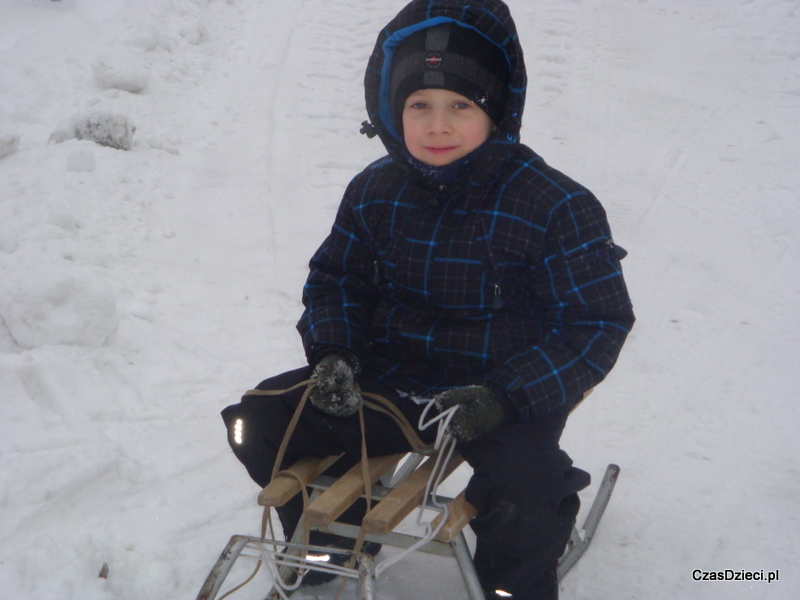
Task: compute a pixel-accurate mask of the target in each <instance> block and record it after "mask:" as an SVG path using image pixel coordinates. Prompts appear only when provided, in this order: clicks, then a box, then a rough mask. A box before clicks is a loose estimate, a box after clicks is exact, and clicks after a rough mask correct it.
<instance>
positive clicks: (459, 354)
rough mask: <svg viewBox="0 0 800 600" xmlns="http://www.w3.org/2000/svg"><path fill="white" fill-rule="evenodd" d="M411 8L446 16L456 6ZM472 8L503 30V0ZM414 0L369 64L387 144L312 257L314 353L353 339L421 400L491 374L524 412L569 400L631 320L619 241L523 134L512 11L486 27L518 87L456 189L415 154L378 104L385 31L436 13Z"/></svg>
mask: <svg viewBox="0 0 800 600" xmlns="http://www.w3.org/2000/svg"><path fill="white" fill-rule="evenodd" d="M415 4H416V5H427V4H430V5H432V6H433V5H435V6H442V5H444V6H445V8H444V9H441V10H443V11H444V12H443V13H441V14H438V15H434V17H442V16H443V15H445V16H446V15H448V14H449V13H447V11H446V7H447V6H446V5H448V3H426V2H422V1H420V2H417V3H415ZM470 4H471V6H475V7H477V8H473V9H471V10H473V11H474V12H475V14H474V15H473V16H472V17H469V18H468V17H465V16H464V14H463V12H460V13H459V18H461V19H465V18H467V20H468V21H469V20H470V19H471V21H470V22H471V23H472V24H475V23H477V22H479V21H480V22H490V23H492V27H496V24H497V22H498V21H497V19H492V20H487V19H486V15H485V14H484V13H485V10H486V9H483V10H484V13H481V6H482V5H483V4H486V5H487V6H489V7H490V8H491V9H492V10H493V11H494V12H495V13H497V3H496V2H491V1H488V0H487V1H486V2H483V3H482V2H476V3H470ZM413 8H414V6H413V4H412V9H413ZM416 8H417V10H416V12H415V11H414V10H411V11H410V12H409V14H405V15H404V14H403V13H401V14H400V15H399V16H398V19H397V20H396V21H395V22H393V24H390V26H389V27H387V29H386V30H384V31H383V32H382V33H381V36H380V38H379V40H378V44H376V51H375V53H373V57H372V59H371V61H370V68H369V70H368V74H367V80H366V81H367V106H368V109H369V110H370V115H371V117H372V120H373V123H374V125H375V127H376V129H377V131H378V133H379V134H380V136H381V139H382V141H383V142H384V144H385V145H386V146H387V149H388V150H389V156H387V157H386V158H384V159H382V160H380V161H377V162H376V163H373V164H372V165H370V166H369V167H367V168H366V169H365V170H364V171H363V172H361V173H360V174H359V175H357V176H356V177H355V178H354V179H353V181H352V182H351V183H350V185H349V186H348V189H347V191H346V193H345V196H344V199H343V201H342V203H341V206H340V208H339V211H338V214H337V216H336V219H335V222H334V225H333V228H332V230H331V233H330V235H329V237H328V238H327V239H326V240H325V242H324V243H323V244H322V246H321V247H320V248H319V250H318V251H317V253H316V254H315V255H314V257H313V258H312V260H311V265H310V266H311V273H310V275H309V277H308V281H307V283H306V286H305V289H304V294H303V301H304V304H305V306H306V310H305V312H304V314H303V316H302V318H301V319H300V322H299V323H298V330H299V331H300V333H301V335H302V336H303V343H304V346H305V348H306V352H307V354H308V356H309V359H310V360H313V359H314V357H315V356H317V355H318V354H319V353H320V352H321V351H324V350H325V349H328V348H331V347H333V348H346V349H348V350H349V351H350V352H352V353H353V354H355V355H356V356H357V357H358V358H359V360H360V362H361V364H362V366H363V368H364V369H368V370H369V371H370V372H371V373H372V374H373V375H375V376H376V377H377V378H378V379H380V380H382V381H383V382H384V383H386V384H387V385H389V386H392V387H394V388H396V389H399V390H402V391H405V392H409V393H415V394H419V395H423V396H425V395H427V396H430V395H432V394H435V393H436V392H439V391H442V390H444V389H447V388H452V387H456V386H461V385H468V384H491V385H493V386H496V387H498V388H500V389H503V390H505V391H506V393H507V395H508V397H509V398H510V399H511V401H512V402H513V404H514V405H515V406H516V407H517V408H518V409H519V411H520V416H521V417H522V418H529V417H531V416H534V415H538V414H544V413H547V412H551V411H553V410H565V409H569V408H571V407H572V406H573V405H574V404H575V403H576V402H577V401H578V400H579V399H580V398H581V397H582V394H583V392H585V391H586V390H587V389H589V388H591V387H593V386H594V385H596V384H597V383H598V382H599V381H601V380H602V379H603V378H604V377H605V376H606V374H607V373H608V372H609V370H610V369H611V368H612V366H613V365H614V363H615V361H616V359H617V356H618V354H619V352H620V349H621V347H622V344H623V342H624V340H625V338H626V336H627V334H628V332H629V330H630V328H631V326H632V324H633V321H634V317H633V312H632V308H631V303H630V299H629V297H628V293H627V290H626V287H625V283H624V280H623V277H622V271H621V268H620V262H619V259H620V254H622V252H621V251H620V249H619V248H617V247H616V246H615V245H614V243H613V241H612V239H611V233H610V230H609V226H608V222H607V219H606V215H605V212H604V210H603V208H602V206H601V205H600V203H599V202H598V201H597V199H596V198H595V197H594V196H593V195H592V194H591V192H589V191H588V190H587V189H586V188H585V187H583V186H581V185H580V184H578V183H576V182H574V181H573V180H571V179H570V178H568V177H567V176H565V175H564V174H562V173H560V172H559V171H557V170H555V169H553V168H552V167H550V166H548V165H547V164H546V163H545V162H544V160H543V159H542V158H541V157H539V156H538V155H537V154H536V153H534V152H533V151H532V150H531V149H530V148H528V147H526V146H524V145H522V144H520V143H519V122H520V118H521V109H522V107H521V105H520V103H521V102H524V82H525V81H524V77H525V74H524V64H523V63H522V54H521V50H520V49H519V46H518V44H517V43H516V33H515V31H514V30H513V22H511V21H510V17H508V18H505V16H503V19H502V21H503V22H504V23H505V25H504V29H503V30H497V31H495V30H493V31H494V34H493V35H494V36H495V39H498V40H504V43H505V44H506V45H507V48H506V51H507V53H508V55H509V57H510V60H512V61H513V63H514V64H515V65H516V72H515V73H516V74H515V78H514V80H513V81H512V87H513V86H517V87H516V89H521V90H522V92H520V93H518V94H517V95H516V96H514V95H513V94H512V95H511V96H510V99H509V102H508V107H507V109H506V116H505V118H504V119H503V121H502V122H501V123H499V124H498V128H497V131H496V132H495V134H494V135H493V137H492V138H491V139H490V141H489V142H487V144H488V146H487V147H486V150H485V151H484V153H483V155H481V157H480V158H479V159H478V162H477V163H476V165H475V166H474V168H473V169H471V171H470V173H469V174H468V175H467V176H465V177H463V178H461V179H460V180H459V181H458V182H457V183H455V184H453V185H450V186H438V185H436V184H434V183H433V182H431V181H430V180H428V179H426V178H425V176H424V175H423V174H421V173H419V172H418V171H415V170H414V169H413V168H412V167H410V166H409V164H408V162H407V161H406V160H404V158H403V151H402V141H401V140H399V139H398V138H397V136H396V134H394V133H392V132H391V131H390V129H389V128H387V127H386V125H385V121H384V120H383V119H382V118H381V116H380V110H381V102H382V100H381V98H380V89H381V84H380V77H379V74H380V72H381V71H382V69H381V65H382V64H383V62H384V61H386V60H390V57H389V56H388V55H386V53H385V50H386V48H389V47H390V46H391V45H390V44H389V45H387V44H385V43H384V42H385V41H386V39H387V38H391V36H392V35H399V33H398V32H400V33H402V31H404V30H405V29H406V28H408V27H410V26H413V27H417V26H418V24H419V19H422V18H425V19H428V18H431V17H430V11H422V10H421V9H420V7H419V6H417V7H416ZM481 20H482V21H481ZM498 43H499V42H498ZM383 101H385V99H384V100H383Z"/></svg>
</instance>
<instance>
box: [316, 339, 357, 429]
mask: <svg viewBox="0 0 800 600" xmlns="http://www.w3.org/2000/svg"><path fill="white" fill-rule="evenodd" d="M311 378H312V379H315V380H316V385H315V386H314V387H313V389H312V390H311V393H310V394H309V397H308V399H309V400H310V401H311V404H313V405H314V406H316V407H317V408H318V409H320V410H321V411H323V412H326V413H328V414H329V415H333V416H334V417H349V416H350V415H352V414H354V413H355V412H356V411H358V409H359V408H360V407H361V404H362V402H363V400H362V398H361V395H360V394H359V393H358V392H356V390H355V388H354V381H355V375H354V374H353V367H351V366H350V363H349V361H348V360H347V359H346V358H345V357H344V355H342V354H339V353H338V352H331V353H330V354H326V355H324V356H323V357H322V358H321V359H320V361H319V362H318V363H317V365H316V366H315V367H314V370H313V371H312V372H311Z"/></svg>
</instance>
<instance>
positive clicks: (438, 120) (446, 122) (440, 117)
mask: <svg viewBox="0 0 800 600" xmlns="http://www.w3.org/2000/svg"><path fill="white" fill-rule="evenodd" d="M428 129H429V130H430V131H431V133H445V132H449V131H450V119H449V118H448V116H447V113H446V112H445V111H442V110H434V111H432V112H431V119H430V122H429V123H428Z"/></svg>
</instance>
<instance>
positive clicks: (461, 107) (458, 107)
mask: <svg viewBox="0 0 800 600" xmlns="http://www.w3.org/2000/svg"><path fill="white" fill-rule="evenodd" d="M471 107H472V104H470V103H469V102H456V103H455V104H453V108H455V109H456V110H464V109H467V108H471Z"/></svg>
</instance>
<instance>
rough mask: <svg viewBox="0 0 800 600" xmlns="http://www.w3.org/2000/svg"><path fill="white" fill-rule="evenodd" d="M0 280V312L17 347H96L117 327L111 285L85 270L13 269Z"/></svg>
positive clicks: (60, 268)
mask: <svg viewBox="0 0 800 600" xmlns="http://www.w3.org/2000/svg"><path fill="white" fill-rule="evenodd" d="M0 279H1V280H2V283H0V315H2V317H3V319H4V320H5V323H6V327H8V331H9V332H10V333H11V336H12V337H13V338H14V341H15V342H16V343H17V344H19V345H20V346H21V347H23V348H26V349H32V348H38V347H41V346H48V345H56V344H63V345H77V346H89V347H100V346H102V345H103V343H104V342H105V341H106V339H108V337H109V336H110V335H111V334H113V333H114V332H115V331H116V330H117V325H118V318H117V304H116V300H115V299H114V293H113V291H112V289H111V286H110V285H109V284H108V282H107V281H105V279H103V278H102V277H99V276H97V275H95V274H93V273H91V272H90V271H88V270H85V269H81V268H77V267H69V266H54V265H44V266H38V267H34V268H21V267H17V268H11V269H8V270H6V272H4V273H3V275H2V278H0Z"/></svg>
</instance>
